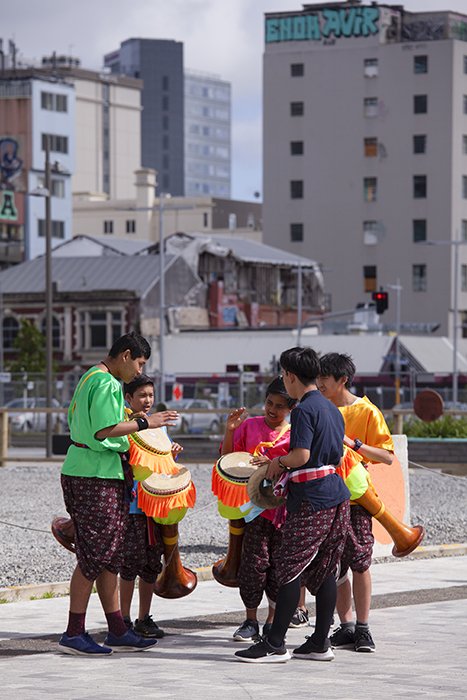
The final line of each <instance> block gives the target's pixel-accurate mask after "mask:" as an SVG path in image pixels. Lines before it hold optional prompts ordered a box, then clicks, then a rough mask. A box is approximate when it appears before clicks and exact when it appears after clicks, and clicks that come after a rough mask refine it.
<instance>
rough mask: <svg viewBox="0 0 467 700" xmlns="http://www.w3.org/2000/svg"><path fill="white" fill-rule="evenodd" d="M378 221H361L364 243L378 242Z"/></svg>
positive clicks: (373, 243) (372, 243) (374, 243)
mask: <svg viewBox="0 0 467 700" xmlns="http://www.w3.org/2000/svg"><path fill="white" fill-rule="evenodd" d="M380 228H381V226H380V223H379V221H373V220H370V221H364V222H363V243H364V244H365V245H376V244H377V243H378V234H379V231H380Z"/></svg>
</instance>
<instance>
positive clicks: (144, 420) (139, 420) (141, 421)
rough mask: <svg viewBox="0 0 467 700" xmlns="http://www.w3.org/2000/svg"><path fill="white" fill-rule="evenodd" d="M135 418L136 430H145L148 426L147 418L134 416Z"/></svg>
mask: <svg viewBox="0 0 467 700" xmlns="http://www.w3.org/2000/svg"><path fill="white" fill-rule="evenodd" d="M135 420H136V422H137V423H138V432H139V431H140V430H147V429H148V428H149V423H148V420H147V418H145V417H144V416H140V417H139V418H135Z"/></svg>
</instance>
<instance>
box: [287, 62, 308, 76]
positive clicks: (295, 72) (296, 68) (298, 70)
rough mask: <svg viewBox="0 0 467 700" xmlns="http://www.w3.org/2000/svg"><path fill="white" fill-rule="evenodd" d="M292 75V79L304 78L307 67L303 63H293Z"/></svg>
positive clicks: (291, 65)
mask: <svg viewBox="0 0 467 700" xmlns="http://www.w3.org/2000/svg"><path fill="white" fill-rule="evenodd" d="M290 75H291V76H292V78H302V77H303V76H304V75H305V66H304V64H303V63H291V64H290Z"/></svg>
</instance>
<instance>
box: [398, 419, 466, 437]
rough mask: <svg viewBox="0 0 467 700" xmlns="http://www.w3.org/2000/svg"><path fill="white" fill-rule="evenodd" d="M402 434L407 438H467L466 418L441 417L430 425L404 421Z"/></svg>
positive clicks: (411, 420)
mask: <svg viewBox="0 0 467 700" xmlns="http://www.w3.org/2000/svg"><path fill="white" fill-rule="evenodd" d="M404 433H405V435H407V436H408V437H421V438H423V437H426V438H467V418H456V417H455V416H443V417H442V418H438V420H435V421H432V422H431V423H425V422H424V421H421V420H419V419H418V418H409V419H408V420H405V421H404Z"/></svg>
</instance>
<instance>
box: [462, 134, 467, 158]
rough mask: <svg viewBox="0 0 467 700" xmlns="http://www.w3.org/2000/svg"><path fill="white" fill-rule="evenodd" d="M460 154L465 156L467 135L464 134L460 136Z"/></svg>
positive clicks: (466, 152)
mask: <svg viewBox="0 0 467 700" xmlns="http://www.w3.org/2000/svg"><path fill="white" fill-rule="evenodd" d="M462 153H463V154H464V156H466V155H467V135H466V134H464V135H463V136H462Z"/></svg>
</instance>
